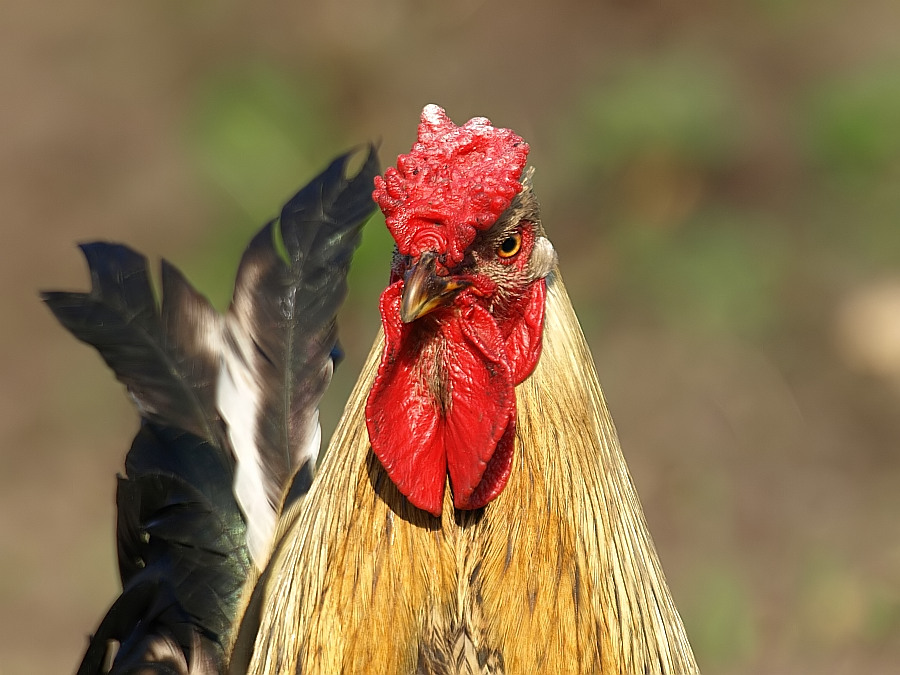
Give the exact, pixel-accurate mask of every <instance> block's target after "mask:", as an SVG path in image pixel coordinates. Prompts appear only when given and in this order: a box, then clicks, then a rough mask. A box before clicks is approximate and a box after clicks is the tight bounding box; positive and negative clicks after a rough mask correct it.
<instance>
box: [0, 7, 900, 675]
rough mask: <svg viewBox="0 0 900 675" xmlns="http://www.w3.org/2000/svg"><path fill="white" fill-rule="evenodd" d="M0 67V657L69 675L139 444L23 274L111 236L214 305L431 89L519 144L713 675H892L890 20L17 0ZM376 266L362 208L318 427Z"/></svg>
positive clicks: (106, 593)
mask: <svg viewBox="0 0 900 675" xmlns="http://www.w3.org/2000/svg"><path fill="white" fill-rule="evenodd" d="M0 62H2V63H3V68H2V71H0V92H2V94H0V129H2V132H0V223H2V224H0V228H2V230H0V231H2V234H3V237H2V246H0V256H2V261H0V280H2V288H3V289H5V290H4V292H3V293H2V295H0V303H2V304H0V315H2V316H3V322H2V323H3V328H2V330H0V346H2V349H0V445H2V451H0V514H2V515H0V673H3V674H4V675H5V674H7V673H8V674H10V675H19V674H23V673H24V674H28V673H48V672H72V671H74V669H75V666H76V664H77V663H78V661H79V659H80V657H81V652H82V649H83V647H84V646H85V643H86V635H87V633H88V632H89V631H90V630H92V629H93V627H94V626H95V625H96V622H97V621H98V620H99V618H100V617H101V616H102V615H103V613H104V612H105V610H106V608H107V606H108V604H109V603H110V601H111V600H112V599H113V598H114V596H115V595H116V593H117V582H116V573H115V558H114V555H115V554H114V551H115V549H114V542H113V527H114V523H113V495H114V490H115V479H114V477H115V473H116V471H118V470H120V469H121V466H122V461H123V458H124V453H125V450H126V449H127V447H128V445H129V443H130V440H131V436H132V434H133V432H134V431H135V429H136V424H137V418H136V415H135V414H134V412H133V411H132V409H131V407H130V405H129V403H128V401H127V398H126V396H125V395H124V393H123V391H122V389H121V387H120V386H119V385H118V384H117V383H116V382H115V381H114V379H113V378H112V376H111V375H110V374H109V373H108V372H106V371H105V369H104V367H103V365H102V362H101V361H100V359H99V357H98V356H96V355H95V354H94V352H92V351H90V350H89V349H88V348H87V347H84V346H82V345H80V344H79V343H76V342H75V340H74V339H72V338H70V337H69V336H68V335H67V334H66V333H64V331H63V330H62V329H61V328H60V327H58V326H57V325H56V324H55V322H54V321H53V319H52V318H51V316H50V313H49V312H48V311H47V310H46V309H44V308H43V307H42V306H41V305H40V303H39V302H38V298H37V291H38V289H40V288H45V289H46V288H68V289H82V288H86V287H87V283H88V282H87V278H86V274H85V270H84V265H83V262H82V260H81V257H80V255H79V253H78V251H77V250H76V248H75V243H76V242H79V241H85V240H91V239H109V240H115V241H124V242H128V243H129V244H131V245H132V246H134V247H136V248H138V249H139V250H141V251H143V252H145V253H147V254H148V255H150V256H151V257H152V258H153V259H158V258H159V257H166V258H167V259H169V260H171V261H173V262H174V263H176V264H177V265H178V266H179V267H181V269H182V270H184V271H185V273H186V274H187V275H188V277H189V278H190V279H192V280H193V281H194V283H195V284H196V285H197V286H198V287H199V288H200V289H201V290H202V291H204V292H205V293H207V294H208V295H209V296H210V297H211V298H212V299H213V300H214V301H215V303H216V304H217V305H218V306H219V307H224V306H226V305H227V302H228V297H229V290H230V286H231V283H232V280H233V275H234V270H235V266H236V263H237V260H238V258H239V255H240V252H241V250H242V248H243V246H244V244H245V243H246V241H247V240H248V239H249V237H250V235H251V233H252V232H254V231H255V229H256V228H257V227H259V226H260V225H261V224H262V223H263V222H264V221H265V220H266V219H268V218H270V217H272V216H274V215H275V214H276V213H277V209H278V207H279V205H280V204H281V203H282V202H283V201H284V200H285V199H286V198H287V197H288V196H290V195H291V194H292V192H293V191H294V190H295V189H296V188H297V187H299V186H300V185H301V184H303V183H304V182H305V181H306V180H308V179H309V178H310V177H311V176H312V175H313V174H314V173H315V172H316V171H317V170H319V169H320V168H322V167H323V166H324V165H325V164H326V163H327V162H328V160H329V159H330V158H331V157H332V156H333V155H334V154H336V153H337V152H339V151H342V150H344V149H346V148H348V147H350V146H352V145H355V144H358V143H361V142H365V141H368V140H375V141H378V142H380V145H381V154H382V159H383V160H384V161H386V162H391V161H393V159H394V157H395V156H396V155H397V154H398V153H400V152H406V151H407V150H408V148H409V146H410V144H411V143H412V141H413V139H414V136H415V128H416V124H417V121H418V115H419V112H420V110H421V108H422V107H423V106H424V105H425V104H426V103H430V102H435V103H439V104H441V105H442V106H444V107H445V108H446V109H447V111H448V113H449V114H450V115H451V116H452V117H453V119H454V120H455V121H456V122H457V123H462V122H463V121H465V120H466V119H468V118H469V117H472V116H475V115H484V116H487V117H489V118H491V119H492V120H493V121H494V122H495V123H496V124H498V125H501V126H508V127H511V128H513V129H515V130H516V131H517V132H519V133H520V134H522V135H523V136H525V138H526V139H527V140H528V141H529V142H530V144H531V147H532V152H531V162H532V163H533V165H534V166H536V168H537V173H536V176H535V184H536V189H537V192H538V195H539V196H540V198H541V200H542V203H543V207H544V221H545V225H546V228H547V231H548V233H549V235H550V236H551V238H552V239H553V240H554V242H555V244H556V248H557V250H558V251H559V255H560V261H561V266H562V270H563V273H564V276H565V278H566V280H567V282H568V284H569V286H570V290H571V294H572V296H573V300H574V302H575V305H576V309H577V310H578V312H579V314H580V316H581V318H582V321H583V324H584V327H585V330H586V332H587V333H588V337H589V340H590V342H591V345H592V348H593V350H594V355H595V358H596V361H597V364H598V369H599V371H600V374H601V381H602V383H603V385H604V388H605V391H606V394H607V397H608V399H609V402H610V406H611V409H612V412H613V415H614V417H615V419H616V422H617V424H618V428H619V431H620V434H621V437H622V444H623V446H624V449H625V453H626V456H627V458H628V460H629V463H630V467H631V469H632V472H633V474H634V477H635V481H636V482H637V485H638V490H639V492H640V494H641V497H642V499H643V502H644V506H645V510H646V514H647V518H648V521H649V523H650V527H651V530H652V532H653V534H654V536H655V538H656V542H657V546H658V548H659V551H660V555H661V557H662V560H663V565H664V567H665V569H666V572H667V575H668V578H669V581H670V583H671V586H672V590H673V592H674V594H675V598H676V601H677V603H678V605H679V607H680V609H681V612H682V614H683V617H684V621H685V623H686V625H687V628H688V632H689V635H690V637H691V640H692V642H693V645H694V647H695V650H696V653H697V657H698V660H699V662H700V664H701V667H702V668H703V670H704V672H705V673H708V674H711V673H724V674H744V673H746V674H750V673H767V674H793V673H798V674H804V673H816V674H819V675H832V674H835V675H836V674H838V673H847V674H856V673H896V672H897V668H898V666H897V664H898V663H900V453H898V446H900V4H898V3H897V2H895V1H894V0H870V1H868V2H862V3H860V2H850V1H849V0H745V1H744V2H738V1H736V0H719V1H718V2H710V1H708V0H707V1H704V0H679V1H675V0H655V1H653V2H650V1H647V0H631V1H625V0H602V1H597V0H595V1H594V2H587V1H581V2H576V1H569V2H558V3H541V2H536V1H534V0H517V1H515V2H513V1H510V0H503V1H498V2H486V1H483V0H461V1H458V2H453V3H450V2H443V3H438V2H413V1H411V0H385V1H384V2H379V3H367V2H361V1H354V0H348V1H345V2H330V3H328V2H321V1H320V2H307V3H301V2H284V1H276V2H262V3H242V2H238V1H237V0H224V1H221V2H212V1H211V0H199V1H195V2H176V1H174V0H166V1H160V2H140V1H132V2H115V3H110V2H99V1H98V0H92V1H91V0H80V1H76V2H70V3H54V5H53V6H51V5H50V4H49V3H42V2H37V3H33V2H26V1H25V0H8V2H6V3H4V9H3V18H2V21H0ZM389 250H390V242H389V239H388V237H387V234H386V232H385V230H384V228H383V221H381V220H380V219H373V220H372V222H371V223H370V225H369V226H368V228H367V230H366V234H365V241H364V245H363V249H362V250H361V251H360V253H359V255H358V257H357V260H356V263H355V267H354V269H353V273H352V296H351V297H350V299H349V301H348V304H347V306H346V311H344V313H343V316H342V322H341V327H342V331H343V333H342V334H343V340H344V344H345V347H346V351H347V352H348V359H347V362H346V363H345V364H344V366H343V368H342V369H341V370H340V372H339V377H338V379H337V382H336V385H335V387H334V388H333V390H332V391H331V392H330V393H329V396H328V400H327V407H326V410H325V423H326V426H331V425H333V424H334V421H335V419H336V417H337V415H338V413H339V410H340V407H341V404H342V401H343V399H344V397H346V394H347V391H348V388H349V386H350V384H351V383H352V381H353V379H354V378H355V376H356V374H357V372H358V368H359V364H360V362H361V360H362V358H363V356H364V355H365V352H366V351H367V349H368V347H369V345H370V343H371V340H372V337H373V336H374V333H375V330H376V328H377V325H378V315H377V311H376V304H375V298H376V297H377V295H378V293H379V292H380V290H381V289H382V287H383V286H384V284H385V282H386V280H387V273H388V271H387V266H388V255H389Z"/></svg>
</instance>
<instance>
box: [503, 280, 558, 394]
mask: <svg viewBox="0 0 900 675" xmlns="http://www.w3.org/2000/svg"><path fill="white" fill-rule="evenodd" d="M546 296H547V282H546V281H545V280H544V279H539V280H538V281H535V282H534V283H533V284H531V288H529V289H528V291H526V293H525V295H523V297H522V298H520V299H519V301H518V302H517V303H516V304H514V305H513V306H512V307H511V308H510V314H509V316H508V317H507V318H506V319H505V320H504V321H503V322H501V324H500V325H501V328H503V329H505V330H504V333H505V335H504V337H505V338H506V357H507V360H508V363H509V369H510V376H511V377H512V382H513V384H514V385H518V384H521V383H522V382H524V381H525V378H527V377H528V376H529V375H531V371H532V370H534V367H535V366H536V365H537V362H538V359H540V358H541V343H542V340H541V336H542V334H543V331H544V305H545V304H546V303H545V302H544V300H545V298H546Z"/></svg>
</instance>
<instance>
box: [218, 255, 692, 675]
mask: <svg viewBox="0 0 900 675" xmlns="http://www.w3.org/2000/svg"><path fill="white" fill-rule="evenodd" d="M547 282H548V283H547V306H546V319H545V326H544V344H543V353H542V356H541V359H540V361H539V363H538V365H537V367H536V369H535V371H534V373H533V374H532V375H531V377H529V378H528V379H527V380H525V381H524V382H523V383H522V384H520V385H519V386H518V387H517V391H516V394H517V397H518V401H519V403H518V421H517V434H516V447H515V451H514V452H515V457H514V464H513V469H512V475H511V476H510V479H509V483H508V485H507V487H506V489H505V490H504V491H503V493H502V494H501V495H500V496H499V497H498V498H497V499H496V500H494V501H493V502H491V503H490V504H489V505H488V506H487V507H486V508H485V509H483V510H478V511H470V512H461V511H454V509H453V507H452V499H451V497H450V495H449V490H448V491H447V493H446V494H445V496H444V500H445V501H444V510H443V514H442V515H441V516H440V517H434V516H431V515H430V514H428V513H426V512H424V511H421V510H420V509H416V508H414V507H412V506H411V505H410V504H409V502H407V501H406V499H405V498H404V497H403V496H402V495H400V494H399V492H398V491H397V489H396V487H395V486H394V485H393V483H391V481H390V480H389V479H388V477H387V475H386V474H385V472H384V470H383V469H382V467H381V465H380V464H379V462H378V460H377V459H375V457H374V456H373V454H372V452H371V449H370V448H369V443H368V436H367V433H366V425H365V420H364V408H365V402H366V397H367V394H368V392H369V390H370V389H371V387H372V382H373V380H374V377H375V373H376V370H377V367H378V362H379V358H380V355H381V350H382V348H383V337H381V336H379V338H378V339H377V340H376V343H375V345H374V346H373V349H372V353H371V354H370V355H369V359H368V361H367V363H366V365H365V367H364V370H363V373H362V375H361V376H360V379H359V382H358V383H357V385H356V388H355V390H354V392H353V394H352V395H351V398H350V400H349V402H348V404H347V408H346V410H345V412H344V416H343V418H342V420H341V422H340V424H339V426H338V429H337V431H336V433H335V435H334V438H333V439H332V441H331V445H330V447H329V450H328V452H327V454H326V456H325V459H324V462H323V464H322V467H321V469H320V472H319V474H318V475H317V477H316V479H315V482H314V484H313V487H312V489H311V491H310V492H309V494H308V495H307V496H306V497H305V498H304V499H303V500H302V501H301V502H300V503H299V504H297V505H296V506H295V509H294V512H293V513H291V514H288V515H287V518H288V520H286V522H290V525H288V526H287V527H286V534H285V536H284V537H283V538H282V540H281V544H280V545H279V547H278V549H277V550H276V552H275V554H274V555H273V559H272V560H273V561H272V564H271V566H270V568H269V570H268V571H267V573H266V578H265V583H263V584H260V589H262V590H259V589H258V590H257V594H260V593H262V594H264V597H262V598H257V606H261V607H262V610H261V616H260V617H254V618H253V621H254V624H255V625H256V622H257V620H258V626H259V629H258V633H259V637H258V638H257V644H256V649H255V653H254V654H253V658H252V661H251V662H250V666H249V669H245V670H241V669H240V668H239V669H238V670H235V672H250V673H254V674H257V673H280V672H304V673H330V672H341V671H343V672H354V671H358V672H362V671H370V672H397V673H412V672H429V673H444V672H447V673H457V672H469V671H467V670H465V669H463V666H462V665H461V666H460V667H459V668H457V669H456V670H454V669H452V668H451V669H449V670H448V669H447V668H446V666H447V664H448V663H451V664H452V663H453V662H454V659H451V658H450V652H448V651H447V650H451V651H452V648H453V645H454V644H457V643H459V636H460V635H462V636H464V637H465V644H466V645H467V649H466V650H465V651H466V653H470V654H474V655H475V657H474V658H476V660H477V661H478V662H479V663H480V662H481V661H482V660H483V659H482V658H481V657H482V656H484V659H486V660H485V663H487V662H488V661H490V662H491V663H493V664H495V665H496V668H494V669H493V670H492V672H496V673H503V672H506V673H521V672H580V673H678V674H682V673H695V672H697V666H696V663H695V662H694V659H693V655H692V653H691V649H690V645H689V644H688V641H687V638H686V636H685V632H684V628H683V626H682V623H681V619H680V618H679V616H678V613H677V611H676V609H675V606H674V604H673V602H672V598H671V595H670V593H669V590H668V587H667V585H666V582H665V579H664V577H663V574H662V571H661V568H660V565H659V561H658V559H657V556H656V552H655V550H654V548H653V543H652V541H651V539H650V535H649V533H648V530H647V526H646V523H645V522H644V517H643V514H642V511H641V507H640V503H639V501H638V497H637V495H636V493H635V490H634V486H633V484H632V481H631V477H630V476H629V474H628V470H627V468H626V466H625V462H624V459H623V457H622V454H621V450H620V448H619V443H618V440H617V438H616V432H615V429H614V427H613V424H612V421H611V419H610V417H609V413H608V411H607V409H606V404H605V402H604V399H603V395H602V393H601V391H600V385H599V382H598V381H597V376H596V372H595V370H594V365H593V360H592V358H591V356H590V353H589V350H588V347H587V344H586V342H585V340H584V336H583V335H582V332H581V329H580V327H579V325H578V322H577V319H576V318H575V314H574V311H573V309H572V306H571V303H570V302H569V299H568V296H567V294H566V291H565V287H564V286H563V284H562V281H561V279H560V278H559V275H558V272H554V273H551V275H550V276H549V277H548V279H547ZM255 625H254V628H255ZM242 632H243V631H242ZM246 632H247V633H256V632H257V630H251V631H246ZM246 649H247V646H246V645H244V646H243V647H242V645H240V644H239V645H238V646H237V647H236V651H235V654H238V653H245V652H246ZM242 650H243V651H242ZM245 663H246V662H245ZM245 663H244V664H238V665H239V666H242V665H245ZM464 665H465V664H464ZM470 665H471V664H470ZM298 666H299V668H300V670H299V671H298V670H297V669H298ZM472 672H478V671H472Z"/></svg>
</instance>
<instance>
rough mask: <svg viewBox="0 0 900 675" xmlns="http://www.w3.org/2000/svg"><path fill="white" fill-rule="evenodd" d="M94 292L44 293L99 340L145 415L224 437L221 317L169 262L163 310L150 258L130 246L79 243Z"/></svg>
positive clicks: (62, 315) (64, 316)
mask: <svg viewBox="0 0 900 675" xmlns="http://www.w3.org/2000/svg"><path fill="white" fill-rule="evenodd" d="M80 248H81V250H82V252H83V253H84V256H85V258H86V259H87V262H88V266H89V268H90V273H91V291H90V293H66V292H45V293H42V297H43V299H44V301H45V302H46V303H47V305H48V306H49V307H50V309H51V310H52V311H53V313H54V314H55V315H56V318H57V319H59V321H60V322H61V323H62V324H63V325H64V326H65V327H66V328H68V329H69V331H71V332H72V334H73V335H75V337H77V338H78V339H79V340H81V341H82V342H86V343H88V344H89V345H91V346H93V347H95V348H96V349H97V350H98V351H99V352H100V355H101V356H102V357H103V359H104V360H105V361H106V363H107V365H108V366H109V367H110V368H112V369H113V371H115V373H116V377H117V378H118V379H119V381H120V382H122V383H123V384H124V385H125V386H126V387H127V388H128V391H129V392H130V393H131V395H132V396H133V397H134V399H135V402H136V404H137V406H138V409H139V410H140V412H141V414H142V415H143V416H144V417H146V418H148V419H151V420H154V421H157V422H160V423H162V424H171V425H174V426H177V427H179V428H181V429H184V430H186V431H190V432H191V433H194V434H196V435H197V436H200V437H201V438H204V439H206V440H208V441H211V442H215V443H217V444H219V445H221V444H222V428H221V424H220V423H219V421H218V414H217V412H216V409H215V392H214V387H213V385H214V383H215V376H216V373H217V372H218V367H219V353H218V351H219V350H218V348H212V345H215V344H216V343H217V342H218V340H219V339H220V333H221V317H219V316H218V315H217V314H216V312H215V310H213V308H212V307H211V306H210V304H209V302H208V301H207V300H206V298H204V297H203V296H202V295H200V294H199V293H197V292H196V291H195V290H194V289H193V288H192V287H191V286H190V284H188V283H187V281H186V280H185V279H184V277H182V276H181V274H180V273H179V272H178V271H177V270H176V269H175V268H174V267H172V266H171V265H169V264H167V263H165V262H163V266H162V269H163V276H162V280H163V302H162V306H161V307H160V308H159V309H158V308H157V304H156V299H155V297H154V294H153V288H152V286H151V285H150V276H149V271H148V269H147V259H146V258H145V257H144V256H142V255H140V254H139V253H137V252H135V251H133V250H132V249H130V248H128V247H127V246H122V245H120V244H109V243H105V242H95V243H90V244H83V245H81V247H80Z"/></svg>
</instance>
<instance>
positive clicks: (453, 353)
mask: <svg viewBox="0 0 900 675" xmlns="http://www.w3.org/2000/svg"><path fill="white" fill-rule="evenodd" d="M402 291H403V282H402V281H395V282H394V283H392V284H391V285H390V286H389V287H388V288H387V289H386V290H385V291H384V293H382V296H381V317H382V322H383V324H384V333H385V347H384V352H383V354H382V357H381V364H380V365H379V367H378V373H377V375H376V377H375V382H374V384H373V386H372V391H371V392H370V393H369V398H368V400H367V402H366V424H367V427H368V431H369V442H370V443H371V445H372V450H373V452H374V453H375V455H376V456H377V457H378V459H379V460H380V461H381V464H382V465H383V466H384V469H385V471H386V472H387V474H388V476H389V477H390V479H391V480H392V481H393V482H394V484H395V485H396V486H397V488H398V489H399V490H400V492H401V493H402V494H403V495H405V496H406V497H407V499H409V501H410V503H412V504H413V505H414V506H416V507H418V508H420V509H424V510H426V511H428V512H429V513H432V514H434V515H440V513H441V510H442V507H443V499H444V487H445V485H446V480H447V475H448V474H449V476H450V485H451V487H452V489H453V502H454V505H455V506H456V507H457V508H460V509H477V508H481V507H482V506H484V505H486V504H487V503H488V502H490V501H491V500H492V499H494V498H495V497H497V496H498V495H499V494H500V492H502V491H503V488H504V487H505V486H506V482H507V480H508V479H509V474H510V471H511V469H512V460H513V448H514V446H515V426H516V425H515V420H516V400H515V385H516V384H518V383H520V382H521V381H523V380H524V379H525V378H526V377H528V375H529V374H530V373H531V371H532V370H533V369H534V366H535V364H536V363H537V360H538V358H539V356H540V351H541V331H542V329H543V318H544V298H545V294H546V285H545V283H544V281H543V280H540V281H537V282H535V283H534V284H532V286H531V288H530V289H528V291H527V293H526V294H525V295H523V296H522V298H521V299H520V300H519V301H518V302H517V303H516V304H515V305H513V306H512V307H511V308H509V311H508V312H505V313H504V317H503V318H502V319H501V320H500V321H499V322H498V319H497V318H496V317H494V316H493V315H492V314H491V313H490V312H488V310H487V309H485V308H484V306H483V305H482V304H481V303H480V301H479V300H478V299H477V298H475V297H474V296H471V295H467V294H465V293H464V294H462V295H460V296H458V297H457V299H456V301H455V303H454V306H453V307H451V308H446V309H442V310H438V311H437V312H435V313H434V314H433V315H428V316H425V317H422V318H421V319H418V320H416V321H414V322H412V323H408V324H404V323H403V322H401V320H400V301H401V295H402Z"/></svg>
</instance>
